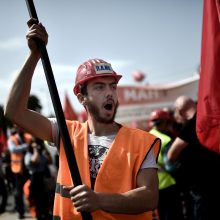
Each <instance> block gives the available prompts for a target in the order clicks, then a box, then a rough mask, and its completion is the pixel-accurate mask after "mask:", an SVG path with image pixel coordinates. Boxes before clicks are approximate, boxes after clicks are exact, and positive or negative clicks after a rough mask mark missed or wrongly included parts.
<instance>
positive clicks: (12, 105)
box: [5, 53, 39, 122]
mask: <svg viewBox="0 0 220 220" xmlns="http://www.w3.org/2000/svg"><path fill="white" fill-rule="evenodd" d="M38 60H39V54H37V53H36V54H35V53H30V55H29V56H28V58H27V59H26V61H25V63H24V65H23V67H22V69H21V71H20V72H19V74H18V76H17V78H16V79H15V81H14V83H13V86H12V88H11V91H10V93H9V97H8V100H7V102H6V107H5V115H6V117H7V118H9V119H10V120H11V121H13V122H15V121H16V118H17V117H19V116H20V114H23V113H24V112H25V109H26V108H27V102H28V97H29V94H30V89H31V79H32V76H33V73H34V69H35V67H36V65H37V62H38Z"/></svg>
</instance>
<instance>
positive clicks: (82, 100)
mask: <svg viewBox="0 0 220 220" xmlns="http://www.w3.org/2000/svg"><path fill="white" fill-rule="evenodd" d="M76 97H77V99H78V101H79V102H80V103H81V104H82V105H83V106H84V105H85V102H86V100H85V97H84V96H83V95H82V94H81V93H78V94H77V95H76Z"/></svg>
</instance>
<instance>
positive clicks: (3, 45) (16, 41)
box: [0, 37, 26, 50]
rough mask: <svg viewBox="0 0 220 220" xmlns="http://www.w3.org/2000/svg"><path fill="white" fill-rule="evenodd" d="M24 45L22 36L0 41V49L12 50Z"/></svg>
mask: <svg viewBox="0 0 220 220" xmlns="http://www.w3.org/2000/svg"><path fill="white" fill-rule="evenodd" d="M23 47H26V41H25V38H24V37H13V38H9V39H6V40H1V41H0V49H3V50H12V49H13V50H14V49H20V48H23Z"/></svg>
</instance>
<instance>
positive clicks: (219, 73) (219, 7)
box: [196, 0, 220, 153]
mask: <svg viewBox="0 0 220 220" xmlns="http://www.w3.org/2000/svg"><path fill="white" fill-rule="evenodd" d="M219 12H220V2H219V0H204V8H203V26H202V47H201V73H200V81H199V93H198V106H197V121H196V132H197V135H198V138H199V140H200V142H201V143H202V144H203V145H204V146H206V147H207V148H209V149H211V150H213V151H215V152H217V153H220V19H219V18H220V17H219V15H220V14H219Z"/></svg>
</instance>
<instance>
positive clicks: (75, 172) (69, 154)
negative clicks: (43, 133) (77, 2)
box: [25, 0, 92, 220]
mask: <svg viewBox="0 0 220 220" xmlns="http://www.w3.org/2000/svg"><path fill="white" fill-rule="evenodd" d="M25 1H26V4H27V8H28V12H29V15H30V17H31V18H35V19H37V21H39V20H38V16H37V13H36V10H35V7H34V2H33V0H25ZM37 44H38V47H39V50H40V52H41V61H42V65H43V68H44V72H45V75H46V79H47V84H48V88H49V91H50V96H51V99H52V103H53V107H54V111H55V115H56V118H57V123H58V126H59V130H60V134H61V138H62V141H63V145H64V150H65V154H66V158H67V162H68V166H69V169H70V173H71V177H72V180H73V182H74V184H75V186H78V185H81V184H82V181H81V177H80V173H79V169H78V166H77V162H76V157H75V154H74V151H73V149H72V144H71V141H70V137H69V133H68V129H67V126H66V122H65V118H64V113H63V109H62V106H61V103H60V98H59V94H58V91H57V87H56V83H55V79H54V76H53V71H52V67H51V64H50V59H49V56H48V53H47V49H46V46H45V45H44V44H43V43H42V42H40V41H38V42H37ZM81 215H82V218H83V220H92V216H91V214H90V213H89V212H81Z"/></svg>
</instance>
